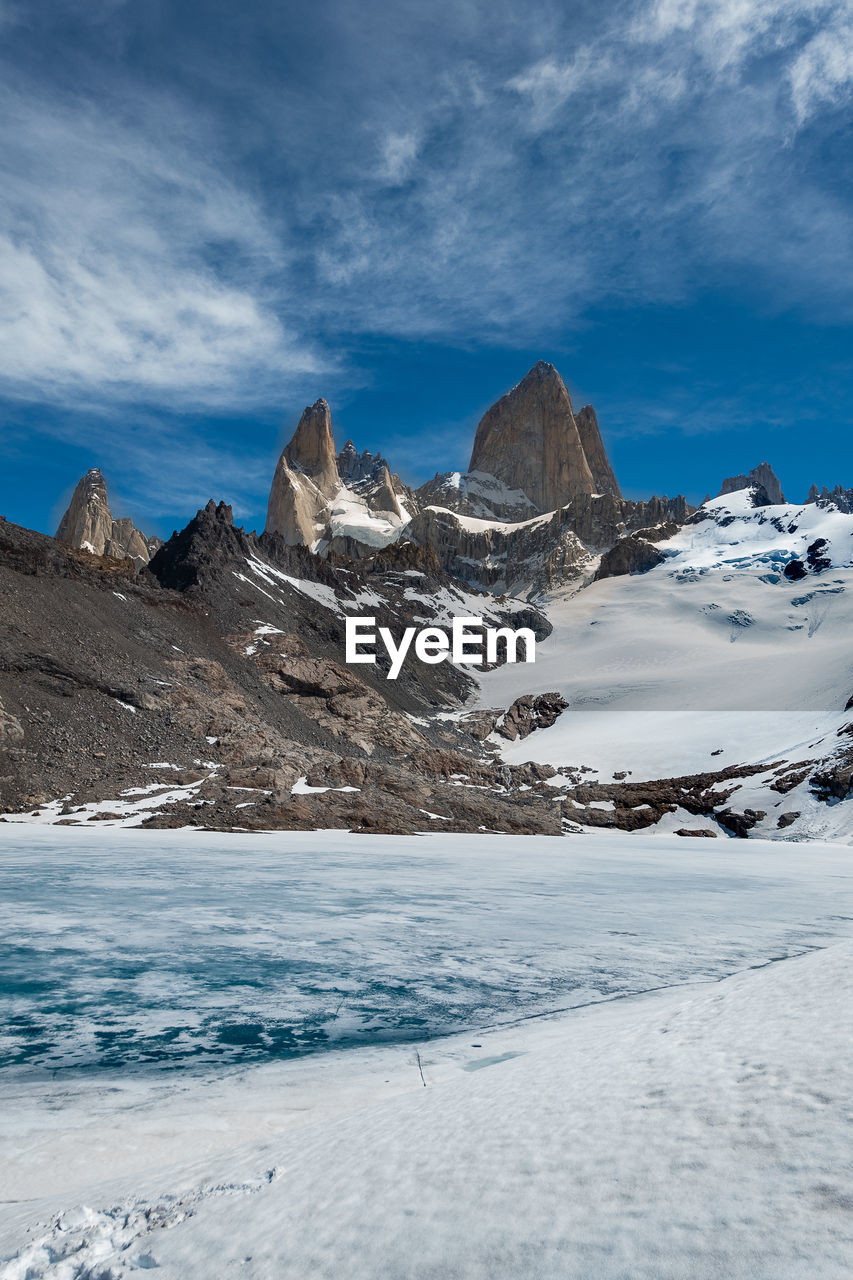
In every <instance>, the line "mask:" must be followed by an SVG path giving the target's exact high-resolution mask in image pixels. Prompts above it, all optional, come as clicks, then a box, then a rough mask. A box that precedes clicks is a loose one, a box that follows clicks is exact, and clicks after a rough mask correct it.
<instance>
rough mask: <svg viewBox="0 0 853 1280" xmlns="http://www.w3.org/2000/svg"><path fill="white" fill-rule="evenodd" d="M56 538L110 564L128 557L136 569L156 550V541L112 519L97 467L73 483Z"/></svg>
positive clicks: (131, 522) (130, 522)
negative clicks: (69, 499)
mask: <svg viewBox="0 0 853 1280" xmlns="http://www.w3.org/2000/svg"><path fill="white" fill-rule="evenodd" d="M56 537H57V538H58V539H59V541H60V542H67V543H68V544H69V546H72V547H77V548H78V549H79V550H82V551H89V552H91V554H92V555H95V556H109V557H110V558H111V559H113V560H122V559H124V557H125V556H129V557H130V558H131V560H133V561H135V563H136V564H137V565H143V564H147V563H148V561H149V560H150V558H151V556H152V555H153V554H154V552H155V551H156V550H157V547H159V546H160V539H159V538H154V537H151V538H146V536H145V534H144V533H140V531H139V530H138V529H137V528H136V527H135V525H134V524H133V521H132V520H129V519H127V518H125V519H122V520H116V519H115V518H114V516H113V514H112V512H111V511H110V505H109V501H108V498H107V485H106V481H105V480H104V477H103V475H102V474H101V472H100V470H99V469H98V468H97V467H92V468H91V469H90V470H89V471H87V472H86V474H85V475H84V476H82V477H81V479H80V480H79V481H78V482H77V487H76V488H75V490H74V493H73V495H72V497H71V502H70V503H69V506H68V510H67V511H66V512H65V514H64V515H63V517H62V519H61V520H60V522H59V528H58V529H57V531H56Z"/></svg>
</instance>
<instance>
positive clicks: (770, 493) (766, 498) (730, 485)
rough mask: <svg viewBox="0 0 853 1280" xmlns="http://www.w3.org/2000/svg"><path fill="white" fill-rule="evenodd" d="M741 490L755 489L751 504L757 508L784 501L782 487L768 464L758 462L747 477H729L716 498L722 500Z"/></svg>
mask: <svg viewBox="0 0 853 1280" xmlns="http://www.w3.org/2000/svg"><path fill="white" fill-rule="evenodd" d="M741 489H755V491H756V494H755V498H754V499H753V502H754V505H755V506H757V507H765V506H777V505H780V504H781V503H783V502H784V501H785V495H784V493H783V492H782V486H781V484H780V483H779V479H778V477H777V475H776V473H775V472H774V470H773V468H772V467H771V465H770V463H769V462H760V463H759V464H758V466H757V467H753V468H752V470H751V471H750V473H749V475H746V476H744V475H740V476H729V478H728V479H727V480H724V481H723V483H722V486H721V488H720V492H719V493H718V494H717V497H718V498H722V497H724V496H725V494H727V493H737V492H738V491H739V490H741Z"/></svg>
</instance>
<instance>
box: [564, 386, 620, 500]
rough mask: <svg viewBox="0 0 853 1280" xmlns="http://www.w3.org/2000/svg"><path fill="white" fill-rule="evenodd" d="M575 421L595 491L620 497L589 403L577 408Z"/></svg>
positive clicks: (616, 481) (593, 412)
mask: <svg viewBox="0 0 853 1280" xmlns="http://www.w3.org/2000/svg"><path fill="white" fill-rule="evenodd" d="M575 422H576V423H577V426H578V432H579V434H580V438H581V444H582V445H583V451H584V454H585V455H586V460H587V462H588V463H589V469H590V471H591V472H592V478H593V480H594V481H595V491H596V493H612V494H614V495H615V496H616V497H617V498H621V497H622V490H621V489H620V488H619V482H618V480H617V479H616V476H615V475H614V473H613V468H612V467H611V465H610V459H609V458H608V456H607V453H606V451H605V448H604V442H603V441H602V439H601V432H600V431H599V429H598V418H597V417H596V414H595V410H594V409H593V407H592V405H591V404H585V405H584V406H583V408H582V409H578V411H577V413H576V414H575Z"/></svg>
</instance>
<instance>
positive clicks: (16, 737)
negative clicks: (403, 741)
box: [0, 701, 24, 751]
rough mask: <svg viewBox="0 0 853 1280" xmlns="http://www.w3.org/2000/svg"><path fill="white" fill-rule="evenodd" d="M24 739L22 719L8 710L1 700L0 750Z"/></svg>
mask: <svg viewBox="0 0 853 1280" xmlns="http://www.w3.org/2000/svg"><path fill="white" fill-rule="evenodd" d="M23 740H24V730H23V727H22V725H21V722H20V720H19V719H18V718H17V717H16V716H13V715H12V714H11V712H9V711H7V710H6V708H5V707H4V706H3V703H2V702H1V701H0V751H3V750H6V749H7V748H8V747H12V746H15V745H16V744H17V743H19V742H23Z"/></svg>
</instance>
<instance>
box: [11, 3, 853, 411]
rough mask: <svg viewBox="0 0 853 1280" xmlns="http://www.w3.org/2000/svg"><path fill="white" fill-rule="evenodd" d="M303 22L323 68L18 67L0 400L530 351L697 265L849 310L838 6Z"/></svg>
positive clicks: (848, 37)
mask: <svg viewBox="0 0 853 1280" xmlns="http://www.w3.org/2000/svg"><path fill="white" fill-rule="evenodd" d="M79 7H80V8H81V11H82V9H83V6H79ZM167 7H168V6H167ZM108 8H109V6H108ZM287 8H288V7H287V6H285V9H287ZM296 8H297V9H298V6H296ZM133 10H134V6H127V7H126V8H121V7H119V8H117V9H115V14H116V15H117V16H116V17H115V19H114V20H115V21H116V22H119V21H120V19H121V15H124V16H125V17H126V18H127V20H128V21H129V20H130V16H132V11H133ZM270 12H271V13H272V11H270ZM0 13H2V9H0ZM286 16H287V15H286V14H284V13H283V14H282V15H278V19H277V20H281V21H284V19H285V18H286ZM327 16H328V19H329V21H328V25H327V26H324V34H323V38H322V42H321V44H318V51H319V52H318V54H317V60H318V62H319V64H320V65H319V69H318V67H317V66H315V63H314V60H313V59H312V57H311V56H308V57H303V58H302V59H301V61H300V59H299V57H297V55H294V56H293V58H292V59H291V61H290V62H287V61H286V60H285V61H284V62H283V63H282V65H281V67H279V65H278V63H277V62H276V60H275V59H276V57H277V51H276V50H275V49H274V50H273V53H272V54H271V55H270V62H269V63H268V64H265V67H264V72H263V74H259V73H258V70H257V67H256V66H255V65H254V63H253V61H252V58H250V57H247V58H246V60H245V61H243V60H241V59H240V58H236V57H235V58H234V59H233V60H226V61H221V60H220V61H217V60H216V59H215V58H212V57H206V56H202V55H201V54H200V53H196V54H194V55H193V56H194V58H195V60H194V61H193V60H190V61H189V62H187V63H182V64H181V66H180V68H179V69H178V70H176V69H175V68H176V67H177V65H178V64H177V61H175V62H173V63H168V65H167V61H166V59H165V57H162V58H161V63H162V68H161V70H162V83H160V82H158V83H157V84H156V86H155V87H154V88H152V86H151V84H150V83H143V82H142V81H141V80H140V81H138V80H137V79H136V78H135V76H134V74H132V73H131V72H130V71H129V70H128V72H127V76H126V78H125V81H124V82H123V83H122V84H121V86H120V90H119V89H117V88H116V86H115V84H114V83H113V82H112V81H110V82H109V86H108V88H104V89H103V90H102V91H101V92H99V93H98V94H94V93H93V92H88V93H85V94H84V93H82V92H80V91H79V89H78V90H76V91H72V90H71V89H69V88H68V86H67V84H66V86H65V88H64V89H63V88H54V87H53V86H50V85H47V84H46V83H45V81H44V79H43V78H42V79H39V78H38V77H37V76H36V75H35V73H34V72H31V71H28V72H26V73H25V72H24V71H23V70H21V69H16V70H15V71H14V74H12V75H11V78H10V79H9V80H8V81H7V87H6V88H5V89H4V90H3V91H2V101H0V108H2V109H3V110H2V115H3V118H4V120H5V121H6V123H5V124H4V125H3V127H2V131H0V148H2V150H0V156H2V160H0V165H2V181H3V187H2V199H0V203H2V212H0V271H2V282H3V283H2V289H3V294H2V299H0V349H2V350H3V353H4V360H3V367H2V369H0V379H2V382H3V386H4V388H5V390H6V391H7V392H13V393H16V394H20V395H22V396H24V395H28V396H31V397H34V398H38V397H41V398H52V399H59V400H68V399H76V400H77V401H85V400H86V399H87V398H89V399H90V400H94V399H96V398H97V397H99V396H100V397H101V398H102V399H112V400H113V401H115V400H120V399H126V400H133V399H135V400H146V401H148V402H154V403H161V404H165V405H168V406H170V407H176V408H180V407H183V406H189V407H199V406H210V407H212V408H214V409H216V408H222V407H228V406H235V407H238V406H244V405H247V404H258V403H261V404H266V405H272V404H274V403H276V402H281V401H282V400H283V399H284V398H285V397H286V396H287V395H289V388H292V387H294V386H295V385H298V386H300V387H301V386H302V385H304V383H305V380H306V378H310V377H311V375H312V374H316V375H317V376H318V377H320V376H321V375H322V378H323V386H322V387H318V388H317V393H319V391H320V390H327V389H328V388H329V386H330V384H333V381H334V376H335V373H336V370H340V369H341V368H342V367H343V366H345V364H346V361H347V359H348V356H347V350H348V348H350V349H352V348H353V347H356V346H357V344H358V342H359V340H360V339H361V338H362V337H363V336H364V335H380V336H384V337H388V336H392V337H404V338H411V339H420V340H423V339H439V340H442V341H448V342H453V343H455V344H457V345H465V344H466V343H471V344H476V343H484V342H485V343H490V342H501V343H506V342H513V343H515V344H516V345H525V346H530V345H531V344H533V343H536V342H539V341H540V340H543V339H546V338H547V336H548V335H551V334H554V333H558V332H560V333H563V334H565V332H566V330H567V329H568V328H570V327H571V326H572V325H576V324H578V323H579V322H581V321H582V319H583V317H584V315H585V314H586V313H587V312H588V311H589V309H590V308H592V307H595V306H597V305H601V304H613V303H617V304H619V305H634V304H639V305H645V304H648V303H650V302H657V301H661V300H667V301H680V300H684V299H686V298H688V297H690V296H691V293H693V292H694V291H697V290H699V289H702V288H707V287H713V286H714V285H716V284H718V283H719V282H721V281H722V282H726V283H729V284H731V283H732V282H734V283H741V282H744V283H746V284H748V286H749V287H750V288H752V289H754V290H756V291H758V292H760V293H761V294H762V297H763V298H764V301H765V302H766V303H767V304H768V305H780V306H781V305H785V306H798V307H802V308H809V307H811V308H816V309H819V310H820V313H821V316H822V318H827V317H829V318H838V317H843V316H849V315H850V314H851V313H853V275H851V269H850V234H851V208H850V201H849V195H848V196H845V195H844V194H842V193H840V192H839V190H838V184H837V183H836V182H835V181H834V178H833V175H832V174H831V173H829V172H827V171H826V170H825V169H822V168H821V165H820V163H819V159H817V158H816V157H818V156H819V149H820V138H821V137H822V136H823V135H822V134H821V130H822V129H824V128H826V129H829V128H831V127H832V119H831V116H832V113H833V112H835V113H837V112H838V111H839V108H841V109H843V108H844V107H845V104H847V103H849V101H850V96H851V84H853V8H852V7H851V0H633V3H628V4H627V5H624V6H623V5H619V6H613V7H608V6H605V7H604V8H603V9H601V8H595V9H593V7H592V6H586V5H584V4H579V5H577V6H575V5H573V6H570V7H569V8H566V7H565V6H561V5H558V4H555V3H552V0H532V3H530V4H527V5H525V6H523V7H522V6H520V5H518V4H515V3H512V0H493V2H491V3H488V4H487V3H486V2H485V0H464V2H458V0H457V2H456V3H453V4H451V3H450V0H436V4H435V5H434V6H423V5H421V4H418V3H415V0H410V2H409V3H401V4H400V5H399V6H398V8H397V10H396V11H395V21H394V23H393V24H389V23H388V21H387V6H385V5H384V4H376V3H370V0H365V4H364V5H361V6H359V9H358V18H357V20H356V18H355V16H354V14H353V11H352V10H351V9H350V8H349V7H348V6H346V5H343V4H340V5H338V4H336V3H334V0H332V3H330V6H329V10H328V15H327ZM273 17H275V15H273ZM273 17H271V18H270V21H272V20H273ZM100 21H101V23H102V24H103V23H107V25H109V23H110V22H111V21H113V19H112V18H111V17H110V16H109V13H108V14H107V17H106V18H105V17H104V14H103V12H102V13H101V19H100ZM257 25H258V26H259V27H260V25H261V23H260V18H258V20H257ZM484 31H488V32H489V36H490V38H489V40H483V38H482V35H483V32H484ZM275 34H276V33H275V30H272V33H271V34H269V35H268V33H267V32H266V29H264V35H265V36H267V35H268V42H269V43H271V44H274V42H275ZM202 35H203V33H202ZM318 39H319V38H318ZM203 43H204V40H203V38H201V39H200V44H201V45H203ZM286 45H287V41H286V40H284V38H282V47H283V48H285V47H286ZM257 56H261V55H260V54H258V55H257ZM181 77H183V78H181ZM235 102H237V103H239V116H238V119H237V121H236V123H235V111H234V103H235ZM836 123H837V122H836ZM813 134H814V135H815V136H817V141H816V142H812V141H810V139H812V136H813ZM350 358H355V357H350ZM300 394H301V393H300Z"/></svg>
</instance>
